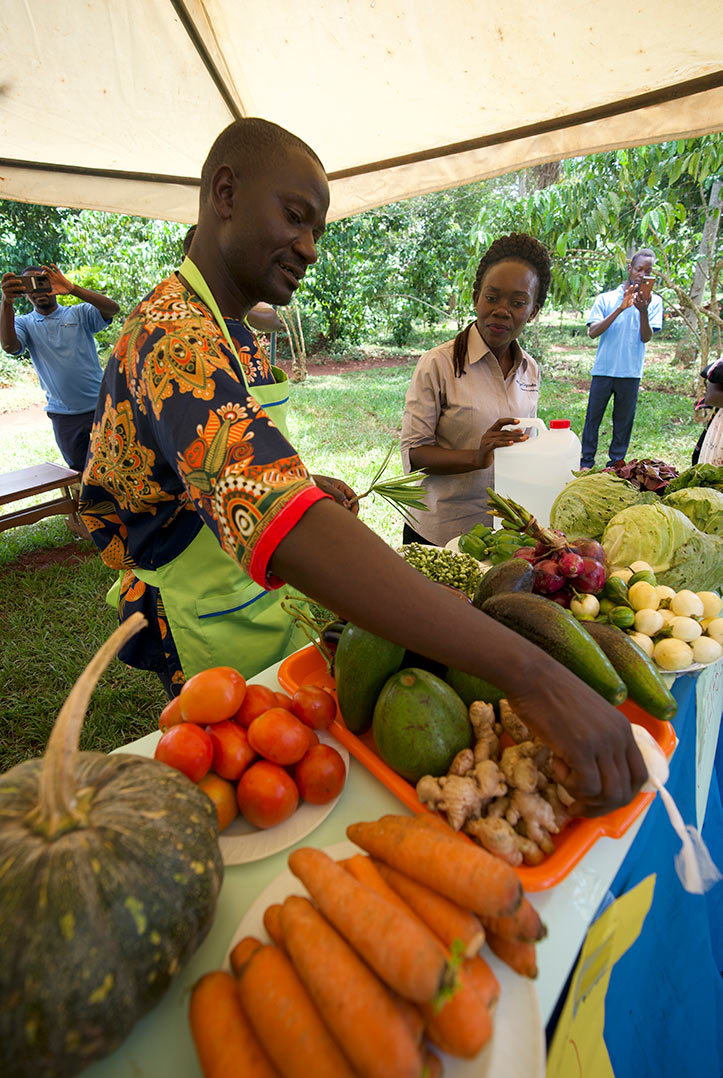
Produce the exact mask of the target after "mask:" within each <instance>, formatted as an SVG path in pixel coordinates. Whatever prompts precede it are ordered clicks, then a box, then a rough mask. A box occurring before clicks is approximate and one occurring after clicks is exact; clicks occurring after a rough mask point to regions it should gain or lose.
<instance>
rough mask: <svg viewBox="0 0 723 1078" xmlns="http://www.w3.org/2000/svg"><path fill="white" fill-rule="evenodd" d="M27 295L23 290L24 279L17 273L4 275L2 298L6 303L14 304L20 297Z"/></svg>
mask: <svg viewBox="0 0 723 1078" xmlns="http://www.w3.org/2000/svg"><path fill="white" fill-rule="evenodd" d="M24 295H26V292H25V289H24V288H23V279H22V277H19V276H18V275H17V273H4V274H3V277H2V298H3V302H4V303H9V304H10V306H11V307H12V305H13V303H14V302H15V300H16V299H18V298H19V297H20V296H24Z"/></svg>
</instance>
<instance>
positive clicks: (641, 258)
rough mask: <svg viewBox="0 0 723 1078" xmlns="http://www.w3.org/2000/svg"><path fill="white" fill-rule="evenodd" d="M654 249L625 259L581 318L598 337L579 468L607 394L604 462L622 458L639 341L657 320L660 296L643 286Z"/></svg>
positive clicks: (638, 369) (587, 463) (593, 445)
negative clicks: (608, 432)
mask: <svg viewBox="0 0 723 1078" xmlns="http://www.w3.org/2000/svg"><path fill="white" fill-rule="evenodd" d="M654 261H655V254H654V253H653V251H651V250H649V249H647V248H644V249H642V250H640V251H638V252H637V253H636V254H634V255H633V257H632V258H631V260H630V262H629V263H628V279H627V281H626V282H625V283H624V284H621V285H620V287H619V288H616V289H614V290H613V291H612V292H603V293H601V294H600V295H599V296H598V297H597V299H596V300H595V302H594V304H593V307H592V310H591V311H590V316H589V318H588V320H587V326H588V330H587V331H588V334H589V336H590V337H592V339H593V340H594V339H595V338H596V337H599V338H600V339H599V341H598V346H597V354H596V356H595V363H594V364H593V368H592V381H591V383H590V396H589V397H588V402H587V413H586V415H585V426H584V429H583V432H582V460H581V466H582V467H583V468H592V467H593V465H594V464H595V453H596V452H597V438H598V430H599V429H600V423H601V422H602V418H603V415H604V414H605V409H606V408H607V405H608V401H609V400H610V398H611V397H612V398H613V435H612V440H611V442H610V449H609V451H608V465H610V464H614V463H615V462H616V461H618V460H624V459H625V454H626V453H627V451H628V446H629V444H630V435H631V433H632V429H633V420H634V419H635V407H636V405H637V402H638V390H639V388H640V379H641V377H642V374H643V364H644V363H645V345H646V344H647V343H648V341H649V340H650V338H651V337H652V336H653V333H657V332H658V331H659V330H660V329H661V328H662V325H663V301H662V299H661V298H660V296H658V295H656V294H655V293H650V292H647V291H646V289H645V282H644V278H646V277H648V278H649V277H650V275H651V270H652V268H653V263H654Z"/></svg>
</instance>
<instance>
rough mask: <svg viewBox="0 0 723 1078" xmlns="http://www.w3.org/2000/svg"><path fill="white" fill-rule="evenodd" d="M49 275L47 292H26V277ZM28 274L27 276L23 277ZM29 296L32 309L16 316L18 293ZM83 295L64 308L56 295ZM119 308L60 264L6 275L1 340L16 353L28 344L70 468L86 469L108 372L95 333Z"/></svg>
mask: <svg viewBox="0 0 723 1078" xmlns="http://www.w3.org/2000/svg"><path fill="white" fill-rule="evenodd" d="M38 274H40V275H43V274H46V275H47V278H48V280H47V281H45V282H42V281H39V282H38V283H44V284H45V287H46V289H47V290H46V291H36V292H28V291H27V278H28V277H29V276H31V275H34V276H37V275H38ZM24 278H25V280H24ZM22 295H27V297H28V299H29V300H30V302H31V304H32V305H33V308H34V309H33V311H31V313H30V314H21V315H19V316H18V317H16V316H15V310H14V307H13V304H14V301H15V300H16V299H17V298H18V296H22ZM58 295H73V296H77V297H78V298H79V299H81V300H83V302H82V303H79V304H76V305H75V306H72V307H61V306H59V304H58V301H57V299H56V296H58ZM118 310H119V307H118V304H117V303H116V302H115V300H112V299H109V297H108V296H104V295H102V294H101V293H100V292H93V291H92V290H91V289H89V288H81V287H80V285H74V284H71V282H70V281H69V280H68V279H67V278H66V277H64V276H63V274H62V273H61V272H60V270H59V269H58V267H57V266H43V267H42V268H41V267H39V266H28V268H27V269H25V270H23V273H22V275H21V276H17V275H16V274H14V273H6V274H4V276H3V279H2V304H1V305H0V345H2V347H3V349H4V351H6V352H8V353H9V354H10V355H11V356H17V355H20V353H21V352H23V351H24V350H25V349H27V350H28V352H29V353H30V358H31V360H32V363H33V367H34V368H35V372H36V374H37V376H38V379H39V380H40V385H41V386H42V388H43V391H44V392H45V396H46V398H47V404H46V407H45V410H46V412H47V414H48V418H49V419H50V421H51V423H52V424H53V432H54V434H55V440H56V442H57V443H58V448H59V449H60V452H61V453H62V454H63V457H64V459H65V461H66V463H67V465H68V467H69V468H75V469H76V470H77V471H79V472H82V470H83V468H84V467H85V458H86V456H87V455H88V446H89V443H90V431H91V427H92V426H93V416H94V415H95V406H96V404H97V402H98V391H99V389H100V382H101V378H102V377H103V371H102V370H101V366H100V362H99V360H98V353H97V351H96V348H95V341H94V340H93V337H94V335H95V334H96V333H98V332H99V331H100V330H101V329H105V328H106V326H108V325H110V322H111V320H112V318H113V316H114V315H115V314H117V313H118Z"/></svg>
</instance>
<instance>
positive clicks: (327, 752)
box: [294, 745, 346, 805]
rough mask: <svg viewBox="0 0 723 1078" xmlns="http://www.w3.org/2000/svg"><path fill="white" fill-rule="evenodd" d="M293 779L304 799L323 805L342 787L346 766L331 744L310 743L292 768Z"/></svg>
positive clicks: (339, 791) (338, 792) (331, 799)
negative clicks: (308, 747)
mask: <svg viewBox="0 0 723 1078" xmlns="http://www.w3.org/2000/svg"><path fill="white" fill-rule="evenodd" d="M294 779H295V781H296V785H297V786H298V787H299V793H300V794H301V796H302V797H303V799H304V801H309V802H310V803H311V804H312V805H325V804H326V803H327V801H333V799H334V798H335V797H336V796H337V795H338V794H340V793H341V791H342V790H343V789H344V783H345V781H346V767H345V766H344V761H343V760H342V758H341V756H340V755H339V753H338V752H337V751H336V749H333V748H332V747H331V745H312V747H311V748H310V749H309V751H308V752H307V753H306V755H305V756H304V757H302V759H301V760H299V762H298V764H297V765H296V767H295V768H294Z"/></svg>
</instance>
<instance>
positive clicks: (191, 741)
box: [154, 722, 213, 782]
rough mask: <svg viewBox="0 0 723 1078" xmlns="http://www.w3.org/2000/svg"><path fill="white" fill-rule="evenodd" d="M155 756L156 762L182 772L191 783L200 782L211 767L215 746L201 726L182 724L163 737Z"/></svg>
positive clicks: (173, 727) (157, 746) (172, 728)
mask: <svg viewBox="0 0 723 1078" xmlns="http://www.w3.org/2000/svg"><path fill="white" fill-rule="evenodd" d="M154 755H155V758H156V760H161V762H162V763H164V764H168V765H169V766H170V767H175V769H176V771H182V772H183V774H184V775H185V776H186V777H187V778H189V779H190V780H191V782H200V781H201V779H202V778H203V776H204V775H206V774H208V771H209V769H210V767H211V761H212V760H213V745H212V744H211V738H210V737H209V736H208V734H207V733H206V731H205V730H202V729H201V727H200V726H196V725H194V723H186V722H182V723H181V724H180V726H172V727H171V729H170V730H169V731H168V732H167V733H165V734H164V735H163V737H162V738H161V740H160V741H159V742H158V744H157V745H156V751H155V753H154Z"/></svg>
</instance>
